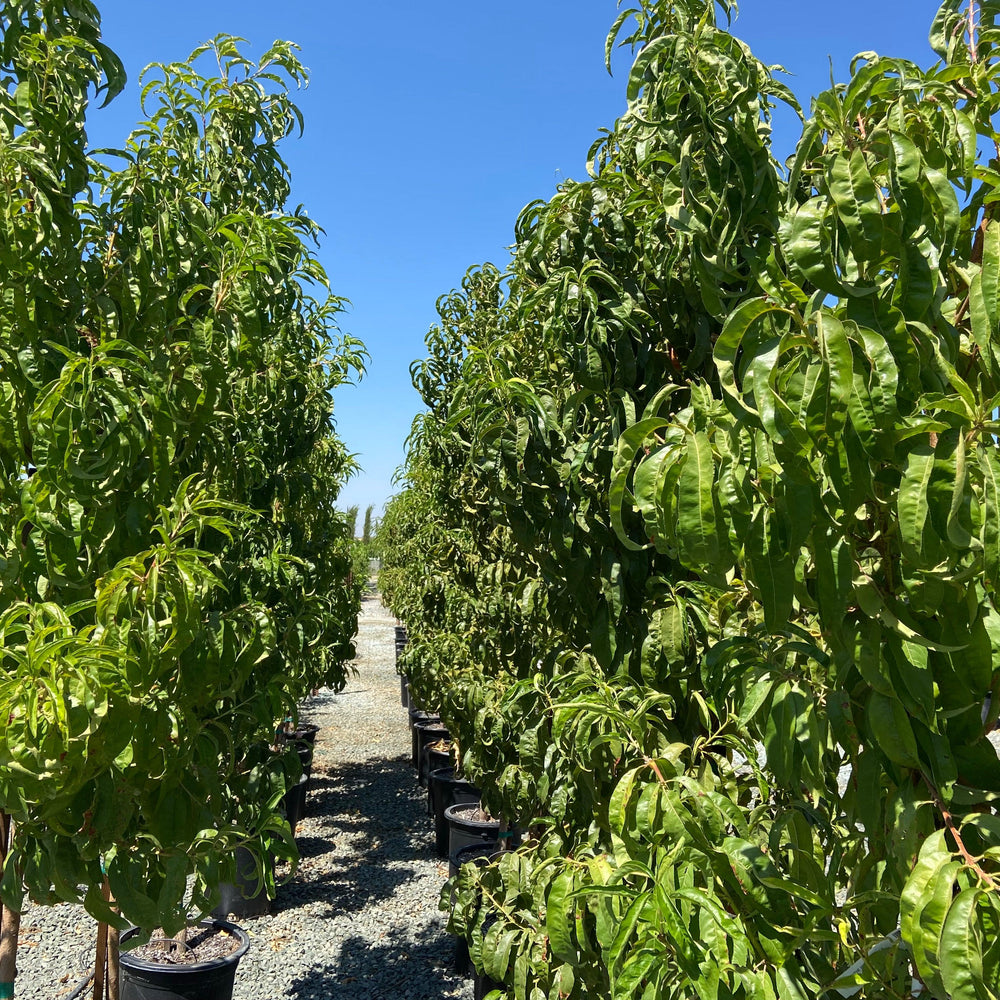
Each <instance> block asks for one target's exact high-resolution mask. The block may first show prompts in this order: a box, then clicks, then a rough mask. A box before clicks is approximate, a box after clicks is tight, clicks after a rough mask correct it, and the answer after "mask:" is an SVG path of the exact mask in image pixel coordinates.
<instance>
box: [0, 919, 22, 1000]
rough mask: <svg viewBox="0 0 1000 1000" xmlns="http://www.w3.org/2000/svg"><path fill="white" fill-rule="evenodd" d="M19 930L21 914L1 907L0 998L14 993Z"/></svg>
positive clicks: (2, 998)
mask: <svg viewBox="0 0 1000 1000" xmlns="http://www.w3.org/2000/svg"><path fill="white" fill-rule="evenodd" d="M20 930H21V914H20V913H15V912H14V910H11V909H9V908H8V907H6V906H5V907H4V908H3V925H2V927H0V1000H8V998H10V997H12V996H13V995H14V980H15V979H16V978H17V936H18V934H19V933H20Z"/></svg>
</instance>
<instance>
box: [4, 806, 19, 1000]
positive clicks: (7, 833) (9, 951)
mask: <svg viewBox="0 0 1000 1000" xmlns="http://www.w3.org/2000/svg"><path fill="white" fill-rule="evenodd" d="M13 832H14V824H13V821H12V820H11V818H10V816H8V815H7V813H5V812H0V866H2V865H3V864H4V863H6V861H7V852H8V850H9V849H10V840H11V835H12V834H13ZM0 914H2V916H0V1000H10V998H11V997H13V996H14V980H15V979H16V978H17V938H18V934H19V933H20V930H21V914H20V913H14V911H13V910H9V909H7V907H6V906H5V907H3V909H2V910H0Z"/></svg>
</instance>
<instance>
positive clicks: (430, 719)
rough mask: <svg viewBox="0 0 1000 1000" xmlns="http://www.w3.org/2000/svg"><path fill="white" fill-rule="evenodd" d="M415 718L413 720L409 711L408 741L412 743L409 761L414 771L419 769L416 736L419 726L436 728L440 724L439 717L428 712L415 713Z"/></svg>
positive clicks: (418, 747)
mask: <svg viewBox="0 0 1000 1000" xmlns="http://www.w3.org/2000/svg"><path fill="white" fill-rule="evenodd" d="M416 714H417V717H416V718H414V713H413V710H412V709H411V710H410V740H411V743H412V747H411V750H412V753H411V760H412V763H413V767H414V769H417V768H419V767H420V747H421V744H420V742H419V736H418V735H417V732H418V730H419V729H420V727H421V726H428V725H430V726H437V725H440V723H441V716H440V715H431V714H429V713H428V712H417V713H416Z"/></svg>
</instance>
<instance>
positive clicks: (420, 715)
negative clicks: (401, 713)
mask: <svg viewBox="0 0 1000 1000" xmlns="http://www.w3.org/2000/svg"><path fill="white" fill-rule="evenodd" d="M440 721H441V716H440V715H436V714H435V713H434V712H424V711H422V710H421V709H419V708H417V706H416V705H414V703H413V698H412V697H411V698H410V729H412V728H413V727H414V726H415V725H417V723H418V722H440Z"/></svg>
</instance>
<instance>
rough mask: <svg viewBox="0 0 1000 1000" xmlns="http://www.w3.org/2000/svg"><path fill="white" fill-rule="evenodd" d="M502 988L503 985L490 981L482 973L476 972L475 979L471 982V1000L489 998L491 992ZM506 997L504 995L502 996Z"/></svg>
mask: <svg viewBox="0 0 1000 1000" xmlns="http://www.w3.org/2000/svg"><path fill="white" fill-rule="evenodd" d="M503 988H504V987H503V983H498V982H496V980H493V979H490V977H489V976H487V975H486V973H484V972H477V973H476V978H475V979H473V981H472V996H473V1000H484V998H485V997H487V996H489V994H490V991H491V990H502V989H503ZM506 995H507V994H506V993H505V994H504V996H506Z"/></svg>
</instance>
